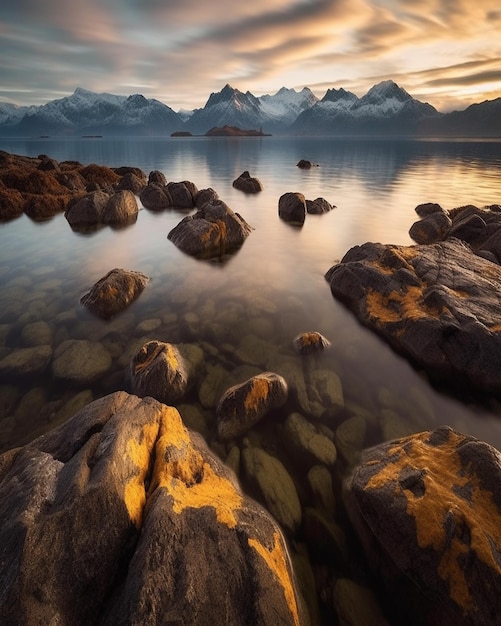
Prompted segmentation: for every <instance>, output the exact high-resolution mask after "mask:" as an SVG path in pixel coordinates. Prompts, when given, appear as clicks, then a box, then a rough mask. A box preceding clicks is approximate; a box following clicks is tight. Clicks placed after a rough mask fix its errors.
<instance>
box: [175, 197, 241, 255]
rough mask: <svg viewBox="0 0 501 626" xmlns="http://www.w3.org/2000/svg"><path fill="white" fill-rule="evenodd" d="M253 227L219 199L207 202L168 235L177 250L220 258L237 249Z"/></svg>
mask: <svg viewBox="0 0 501 626" xmlns="http://www.w3.org/2000/svg"><path fill="white" fill-rule="evenodd" d="M251 230H252V228H251V226H249V224H248V223H247V222H246V221H245V220H244V219H243V217H242V216H241V215H239V214H238V213H234V212H233V211H232V210H231V209H230V207H229V206H228V205H227V204H226V203H225V202H223V201H222V200H220V199H215V200H214V201H213V202H206V203H205V204H204V205H203V206H202V207H200V208H199V209H198V211H197V212H196V213H195V214H194V215H188V216H187V217H185V218H184V219H183V220H182V221H181V222H179V224H178V225H177V226H175V227H174V228H173V229H172V230H171V231H170V232H169V234H168V236H167V237H168V239H170V240H171V241H172V242H173V243H174V244H175V245H176V246H177V247H178V248H179V249H180V250H182V251H183V252H185V253H186V254H190V255H192V256H195V257H199V258H210V257H215V256H223V255H224V254H226V253H228V252H232V251H234V250H236V249H237V248H239V247H240V246H241V245H242V244H243V242H244V241H245V239H246V238H247V237H248V236H249V234H250V232H251Z"/></svg>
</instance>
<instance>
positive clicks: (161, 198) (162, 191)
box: [139, 174, 172, 211]
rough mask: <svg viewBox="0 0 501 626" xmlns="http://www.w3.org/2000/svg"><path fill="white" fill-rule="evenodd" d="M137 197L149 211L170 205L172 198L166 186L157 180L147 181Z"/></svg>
mask: <svg viewBox="0 0 501 626" xmlns="http://www.w3.org/2000/svg"><path fill="white" fill-rule="evenodd" d="M150 176H151V174H150ZM139 199H140V200H141V202H142V204H143V206H144V207H145V208H147V209H150V210H151V211H163V210H164V209H169V208H171V207H172V198H171V196H170V193H169V191H168V189H167V187H166V186H165V185H162V184H161V183H157V182H150V183H148V185H147V186H146V187H145V188H144V189H143V190H142V191H141V193H140V194H139Z"/></svg>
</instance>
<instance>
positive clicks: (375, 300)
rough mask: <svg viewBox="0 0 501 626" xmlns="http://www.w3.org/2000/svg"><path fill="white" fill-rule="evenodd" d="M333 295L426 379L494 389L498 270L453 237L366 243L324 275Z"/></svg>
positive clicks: (497, 387) (498, 376)
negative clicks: (422, 242) (420, 242)
mask: <svg viewBox="0 0 501 626" xmlns="http://www.w3.org/2000/svg"><path fill="white" fill-rule="evenodd" d="M326 278H327V280H328V282H329V283H330V286H331V291H332V293H333V295H334V297H336V298H338V299H339V300H341V301H342V302H344V303H345V304H346V305H347V306H348V308H349V309H351V310H352V311H353V312H354V313H355V315H356V316H357V318H358V319H359V320H360V321H361V322H362V323H363V324H365V325H366V326H368V327H369V328H371V329H372V330H374V331H376V332H377V333H378V334H380V335H381V336H382V337H384V338H385V339H386V340H387V341H388V342H389V343H390V344H391V345H392V346H393V347H394V348H395V350H397V351H398V352H400V353H401V354H403V355H404V356H406V357H407V358H409V359H410V360H411V361H412V362H413V363H415V364H417V365H418V366H420V367H422V368H424V369H425V370H426V371H427V372H428V374H429V375H430V376H433V377H435V378H437V379H439V380H446V381H448V382H449V383H450V384H451V385H460V386H464V385H467V386H468V385H470V386H473V387H474V388H476V389H479V390H482V391H487V392H494V393H499V392H500V391H501V326H500V324H499V320H500V319H501V301H500V300H499V298H498V294H499V292H500V291H501V268H500V267H499V266H498V265H495V264H493V263H491V262H490V261H487V260H485V259H483V258H481V257H479V256H478V255H475V254H473V253H472V252H471V249H470V248H469V247H467V246H466V245H464V244H462V243H461V242H459V241H458V240H456V239H452V240H448V241H445V242H439V243H436V244H431V245H428V246H409V247H406V246H392V245H386V246H384V245H381V244H373V243H367V244H364V245H363V246H357V247H355V248H353V249H352V250H350V251H349V252H348V253H347V254H346V255H345V257H344V258H343V259H342V260H341V262H340V263H339V264H338V265H336V266H334V267H333V268H331V270H329V272H328V273H327V275H326Z"/></svg>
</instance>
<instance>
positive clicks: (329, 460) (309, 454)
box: [283, 413, 337, 466]
mask: <svg viewBox="0 0 501 626" xmlns="http://www.w3.org/2000/svg"><path fill="white" fill-rule="evenodd" d="M283 434H284V443H285V445H286V448H287V450H288V451H289V454H290V455H291V458H293V459H295V463H302V464H305V465H308V466H312V465H314V464H316V463H323V464H324V465H329V466H331V465H334V463H335V462H336V458H337V452H336V447H335V445H334V444H333V443H332V441H331V440H330V439H328V438H327V437H326V436H325V435H322V433H320V432H319V430H318V429H317V428H316V427H315V426H314V425H313V424H312V423H311V422H309V421H308V420H307V419H306V418H305V417H303V416H302V415H301V414H300V413H291V414H290V415H289V416H288V417H287V419H286V420H285V423H284V430H283Z"/></svg>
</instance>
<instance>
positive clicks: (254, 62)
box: [0, 0, 501, 111]
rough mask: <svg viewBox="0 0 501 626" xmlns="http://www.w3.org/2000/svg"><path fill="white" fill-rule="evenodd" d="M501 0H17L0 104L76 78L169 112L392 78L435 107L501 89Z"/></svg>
mask: <svg viewBox="0 0 501 626" xmlns="http://www.w3.org/2000/svg"><path fill="white" fill-rule="evenodd" d="M500 32H501V7H500V1H499V0H301V1H299V0H298V1H294V0H253V1H252V2H249V1H248V0H246V1H245V2H244V1H242V0H217V1H214V2H202V1H201V0H76V1H75V2H70V1H68V0H14V1H13V2H2V6H1V8H0V101H4V102H5V101H6V102H12V103H15V104H20V105H26V104H44V103H45V102H47V101H49V100H53V99H55V98H61V97H63V96H67V95H70V94H71V93H72V92H73V91H74V90H75V88H76V87H84V88H86V89H90V90H92V91H97V92H102V91H106V92H108V93H114V94H122V95H129V94H133V93H142V94H143V95H145V96H146V97H148V98H157V99H159V100H161V101H162V102H164V103H165V104H167V105H169V106H170V107H172V108H173V109H175V110H178V109H180V108H187V109H193V108H196V107H202V106H204V104H205V102H206V100H207V98H208V96H209V95H210V93H211V92H216V91H220V90H221V89H222V88H223V87H224V85H225V84H226V83H230V84H231V85H232V86H233V87H236V88H238V89H241V90H242V91H247V90H249V91H251V92H252V93H253V94H254V95H256V96H259V95H263V94H265V93H270V94H271V93H275V92H276V91H278V90H279V89H280V87H282V86H285V87H294V88H296V89H301V88H302V87H304V86H308V87H310V88H311V89H312V90H313V91H314V93H315V94H316V95H317V96H319V97H322V96H323V95H324V93H325V91H326V90H327V89H328V88H331V87H336V88H339V87H344V88H345V89H348V90H350V91H353V92H354V93H356V94H357V95H358V96H362V95H363V94H364V93H366V92H367V91H368V89H370V87H372V85H374V84H376V83H378V82H380V81H381V80H385V79H388V78H391V79H393V80H394V81H395V82H397V83H398V84H399V85H400V86H401V87H403V88H404V89H406V90H407V91H408V92H409V93H410V94H411V95H412V96H414V97H415V98H417V99H419V100H421V101H424V102H429V103H430V104H432V105H433V106H435V107H436V108H437V109H438V110H440V111H449V110H452V109H464V108H466V106H468V105H469V104H471V103H473V102H481V101H483V100H486V99H489V100H491V99H494V98H497V97H500V96H501V37H500V36H499V34H500Z"/></svg>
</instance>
